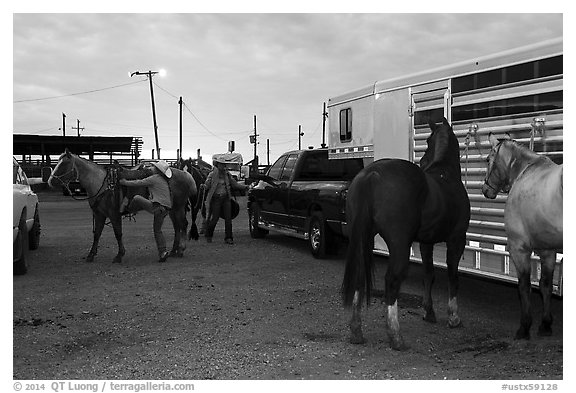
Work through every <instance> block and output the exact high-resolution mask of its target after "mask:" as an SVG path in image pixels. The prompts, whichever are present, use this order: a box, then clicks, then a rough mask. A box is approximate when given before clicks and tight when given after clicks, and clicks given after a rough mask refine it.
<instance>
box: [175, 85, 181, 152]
mask: <svg viewBox="0 0 576 393" xmlns="http://www.w3.org/2000/svg"><path fill="white" fill-rule="evenodd" d="M178 104H179V106H180V150H179V154H178V157H176V158H178V163H181V162H182V96H180V100H179V101H178Z"/></svg>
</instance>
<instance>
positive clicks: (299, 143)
mask: <svg viewBox="0 0 576 393" xmlns="http://www.w3.org/2000/svg"><path fill="white" fill-rule="evenodd" d="M303 136H304V133H303V132H302V126H298V150H302V137H303Z"/></svg>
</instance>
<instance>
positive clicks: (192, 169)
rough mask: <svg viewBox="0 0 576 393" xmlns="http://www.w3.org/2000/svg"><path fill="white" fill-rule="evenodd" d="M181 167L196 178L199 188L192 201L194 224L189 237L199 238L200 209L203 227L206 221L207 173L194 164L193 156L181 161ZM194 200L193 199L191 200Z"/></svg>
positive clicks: (191, 226)
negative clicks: (205, 191) (205, 189)
mask: <svg viewBox="0 0 576 393" xmlns="http://www.w3.org/2000/svg"><path fill="white" fill-rule="evenodd" d="M180 169H181V170H183V171H185V172H188V173H190V174H191V175H192V177H193V178H194V182H195V183H196V189H197V190H198V197H197V198H196V200H195V201H194V203H192V207H191V208H192V225H190V232H189V233H188V239H194V240H198V239H199V237H200V236H199V233H198V227H197V226H196V217H198V211H200V213H201V215H202V222H203V227H202V228H203V229H204V226H205V225H204V224H205V222H206V209H204V206H203V205H204V204H203V197H204V183H205V182H206V177H207V176H206V175H205V174H204V172H202V171H201V170H200V168H199V167H198V166H197V165H194V164H193V162H192V159H191V158H188V159H187V160H183V161H181V162H180ZM190 202H192V200H191V201H190Z"/></svg>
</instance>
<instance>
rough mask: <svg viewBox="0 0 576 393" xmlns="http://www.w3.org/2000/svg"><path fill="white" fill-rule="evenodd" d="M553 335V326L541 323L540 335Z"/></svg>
mask: <svg viewBox="0 0 576 393" xmlns="http://www.w3.org/2000/svg"><path fill="white" fill-rule="evenodd" d="M551 335H552V328H551V327H550V326H545V325H540V326H539V327H538V336H540V337H550V336H551Z"/></svg>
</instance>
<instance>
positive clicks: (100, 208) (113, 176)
mask: <svg viewBox="0 0 576 393" xmlns="http://www.w3.org/2000/svg"><path fill="white" fill-rule="evenodd" d="M76 176H78V180H79V182H80V185H81V186H82V187H84V189H85V190H86V193H87V195H88V197H87V200H88V203H89V204H90V207H91V208H92V212H93V215H94V241H93V243H92V247H91V248H90V251H89V253H88V256H87V257H86V261H87V262H92V261H93V260H94V256H95V255H96V253H97V251H98V242H99V240H100V236H101V234H102V230H103V229H104V224H105V222H106V218H108V219H109V220H110V223H111V224H112V227H113V229H114V236H115V237H116V241H117V243H118V253H117V254H116V256H115V257H114V260H113V262H115V263H120V262H122V257H123V256H124V254H125V253H126V250H125V248H124V244H123V242H122V214H121V213H120V203H121V200H122V195H121V188H120V186H119V185H118V184H117V179H118V177H120V176H121V177H123V178H126V179H135V178H142V171H139V170H130V169H118V171H117V172H114V171H113V170H108V169H106V168H105V167H103V166H101V165H98V164H96V163H94V162H92V161H89V160H86V159H85V158H82V157H79V156H77V155H75V154H72V153H70V151H69V150H68V149H66V151H65V152H64V153H63V154H62V155H61V156H60V158H59V159H58V164H57V165H56V167H55V168H54V170H53V171H52V174H51V176H50V178H49V179H48V184H49V185H50V186H51V187H56V186H61V185H67V184H68V183H69V182H70V181H71V180H74V179H75V178H76ZM168 183H169V186H170V194H171V197H172V208H171V209H170V213H169V215H170V219H171V220H172V224H173V226H174V233H175V234H174V244H173V246H172V250H171V252H170V255H171V256H178V257H181V256H182V255H183V252H184V249H185V248H186V229H187V227H188V221H187V219H186V212H187V209H188V207H187V206H189V205H190V204H192V206H193V205H194V204H195V202H196V198H197V189H196V183H195V182H194V179H193V178H192V175H190V174H189V173H188V172H184V171H181V170H179V169H176V168H172V177H171V178H170V180H169V182H168ZM131 188H132V189H134V187H131ZM134 191H135V190H130V192H134ZM143 191H145V190H143Z"/></svg>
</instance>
